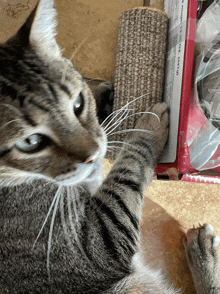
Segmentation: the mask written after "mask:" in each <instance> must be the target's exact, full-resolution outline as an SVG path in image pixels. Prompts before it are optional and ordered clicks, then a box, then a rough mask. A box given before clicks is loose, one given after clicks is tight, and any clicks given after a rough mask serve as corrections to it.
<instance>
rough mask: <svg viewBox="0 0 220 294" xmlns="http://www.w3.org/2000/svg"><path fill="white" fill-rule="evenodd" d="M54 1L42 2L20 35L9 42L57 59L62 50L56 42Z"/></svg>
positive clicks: (19, 32) (22, 28) (42, 0)
mask: <svg viewBox="0 0 220 294" xmlns="http://www.w3.org/2000/svg"><path fill="white" fill-rule="evenodd" d="M53 4H54V1H53V0H40V1H39V2H38V4H37V6H36V7H35V9H34V10H33V11H32V13H31V14H30V16H29V17H28V19H27V20H26V22H25V23H24V25H23V26H22V27H21V28H20V30H19V31H18V33H17V34H16V35H15V36H14V37H13V38H11V39H10V40H9V42H14V45H16V47H18V46H19V47H20V48H21V47H23V48H27V47H28V48H30V49H31V50H34V51H36V52H37V53H38V54H41V55H42V54H43V55H49V56H51V57H52V56H53V57H56V58H59V57H60V56H61V50H60V48H59V46H58V44H57V42H56V25H57V22H56V10H55V9H54V8H53Z"/></svg>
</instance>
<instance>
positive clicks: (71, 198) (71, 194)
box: [67, 187, 88, 259]
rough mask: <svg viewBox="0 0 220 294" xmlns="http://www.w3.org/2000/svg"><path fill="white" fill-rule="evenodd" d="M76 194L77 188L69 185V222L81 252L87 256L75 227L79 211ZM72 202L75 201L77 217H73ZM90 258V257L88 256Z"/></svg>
mask: <svg viewBox="0 0 220 294" xmlns="http://www.w3.org/2000/svg"><path fill="white" fill-rule="evenodd" d="M75 196H76V191H75V189H73V188H72V187H67V200H68V201H67V206H68V216H69V223H70V228H71V231H72V233H73V235H74V237H75V241H76V243H77V245H78V247H79V249H80V251H81V253H82V254H83V255H84V256H85V257H87V256H86V254H85V252H84V250H83V248H82V246H81V244H80V241H79V238H78V234H77V231H76V229H75V224H78V213H77V211H76V202H75ZM71 202H72V203H73V207H74V208H73V209H74V214H75V218H74V217H73V215H72V209H71ZM73 219H75V224H74V223H73ZM87 259H88V257H87Z"/></svg>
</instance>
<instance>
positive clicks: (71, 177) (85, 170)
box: [55, 136, 107, 186]
mask: <svg viewBox="0 0 220 294" xmlns="http://www.w3.org/2000/svg"><path fill="white" fill-rule="evenodd" d="M104 138H105V136H104ZM106 150H107V142H106V140H105V139H104V140H103V141H102V142H100V143H99V155H98V156H96V160H95V161H94V162H89V163H82V164H79V166H78V167H77V169H76V170H74V171H71V172H69V173H67V174H62V175H58V176H56V178H55V181H56V182H57V183H58V184H59V185H64V186H69V185H71V186H72V185H76V184H80V183H83V182H90V181H93V180H95V179H96V178H97V177H99V176H100V173H101V169H102V159H103V158H104V156H105V153H106Z"/></svg>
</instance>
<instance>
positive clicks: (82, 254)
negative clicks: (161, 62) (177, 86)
mask: <svg viewBox="0 0 220 294" xmlns="http://www.w3.org/2000/svg"><path fill="white" fill-rule="evenodd" d="M54 17H55V11H54V9H53V1H51V0H50V1H49V0H41V1H40V3H39V4H38V7H37V8H36V9H35V10H34V11H33V13H32V14H31V15H30V17H29V19H28V20H27V22H26V23H25V24H24V25H23V27H22V28H21V30H20V31H19V32H18V33H17V35H16V36H14V37H12V38H11V39H10V40H9V41H8V42H6V43H5V44H2V45H1V46H0V130H1V136H0V173H1V177H0V182H1V185H2V188H1V192H0V224H1V226H0V292H1V293H2V294H5V293H53V294H55V293H77V294H80V293H106V294H108V293H120V294H122V293H152V294H156V293H166V294H171V293H179V292H178V291H174V290H172V289H171V288H170V287H169V286H167V284H166V283H165V282H164V281H163V279H162V277H161V275H160V274H159V273H155V272H154V271H152V270H150V269H149V268H148V267H147V266H145V265H143V264H142V261H141V260H142V259H141V252H140V248H139V222H140V219H141V209H142V204H143V192H144V189H145V188H146V187H147V186H148V185H149V184H150V182H151V180H152V175H153V169H154V166H155V165H156V163H157V161H158V158H159V156H160V153H161V152H162V150H163V147H164V145H165V143H166V140H167V135H168V115H167V111H166V105H165V104H164V103H162V104H157V105H156V106H154V107H153V108H152V109H151V111H152V112H153V113H156V115H157V117H156V116H155V115H152V114H145V115H143V116H142V117H141V118H140V119H139V121H138V123H137V125H136V128H138V129H142V130H143V132H141V131H140V132H134V133H131V134H130V135H129V136H127V143H128V144H132V145H133V147H131V148H128V150H127V148H124V149H122V150H121V152H120V153H119V155H118V157H117V160H116V162H115V163H114V166H113V168H112V170H111V171H110V173H109V174H108V176H107V178H106V179H105V180H104V181H103V183H102V179H101V170H102V169H101V164H102V163H101V162H102V158H103V157H104V155H105V152H106V149H107V138H106V134H105V131H104V130H103V128H102V127H101V126H100V125H99V123H98V119H97V117H96V109H95V100H94V98H93V95H92V93H91V91H90V89H89V88H88V86H87V85H86V83H85V82H84V80H83V78H82V76H81V75H80V73H78V72H77V71H76V69H75V68H74V66H73V65H72V64H71V63H70V62H69V61H68V60H66V59H65V58H64V57H63V56H62V54H61V50H60V49H59V47H58V45H57V43H56V41H55V22H54ZM80 93H82V95H83V101H84V107H83V110H82V111H81V112H80V115H76V112H75V114H74V111H73V108H74V101H75V100H76V99H77V97H78V96H79V94H80ZM146 130H147V131H146ZM32 134H42V135H44V136H45V137H47V138H48V141H45V142H46V143H45V144H46V145H45V146H46V147H45V148H43V147H42V149H40V150H39V152H35V153H25V152H21V151H19V150H18V148H16V145H15V144H17V142H21V141H22V140H24V139H26V138H27V137H29V136H30V135H32ZM97 147H99V154H98V155H99V156H98V158H96V160H95V161H94V162H92V161H90V162H88V163H87V162H86V161H87V159H88V158H90V156H92V155H93V154H94V152H96V150H97ZM125 147H126V145H125ZM44 222H45V224H44ZM43 224H44V225H43ZM42 225H43V226H42Z"/></svg>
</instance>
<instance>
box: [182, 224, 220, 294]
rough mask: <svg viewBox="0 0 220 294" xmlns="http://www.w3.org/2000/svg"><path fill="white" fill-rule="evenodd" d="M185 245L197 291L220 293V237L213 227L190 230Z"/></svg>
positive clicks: (208, 293) (206, 226) (200, 293)
mask: <svg viewBox="0 0 220 294" xmlns="http://www.w3.org/2000/svg"><path fill="white" fill-rule="evenodd" d="M184 246H185V251H186V257H187V260H188V264H189V267H190V270H191V273H192V276H193V280H194V284H195V287H196V290H197V293H199V294H203V293H207V294H220V238H219V237H218V236H215V235H214V234H213V227H212V226H211V225H210V224H208V223H207V224H204V225H203V226H201V225H200V226H199V228H193V229H190V230H188V232H187V235H186V239H185V241H184Z"/></svg>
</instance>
